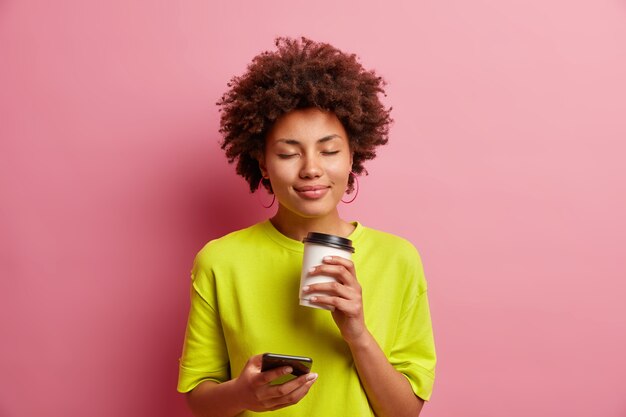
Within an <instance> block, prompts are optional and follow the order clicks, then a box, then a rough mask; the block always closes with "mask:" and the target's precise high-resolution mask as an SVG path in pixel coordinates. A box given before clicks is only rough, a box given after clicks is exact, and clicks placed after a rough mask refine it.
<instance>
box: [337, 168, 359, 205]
mask: <svg viewBox="0 0 626 417" xmlns="http://www.w3.org/2000/svg"><path fill="white" fill-rule="evenodd" d="M350 175H351V176H352V178H354V181H355V182H356V192H355V193H354V197H352V200H349V201H344V200H343V198H342V199H341V202H342V203H345V204H350V203H352V202H353V201H354V200H356V198H357V196H358V195H359V178H358V177H357V176H356V174H355V173H354V172H352V171H350Z"/></svg>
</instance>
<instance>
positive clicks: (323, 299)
mask: <svg viewBox="0 0 626 417" xmlns="http://www.w3.org/2000/svg"><path fill="white" fill-rule="evenodd" d="M310 300H311V302H312V303H315V304H322V305H326V306H329V307H334V308H335V309H336V310H339V311H341V312H342V313H344V314H345V315H346V316H348V317H358V316H359V315H360V312H361V309H362V303H361V300H360V299H359V300H346V299H345V298H341V297H332V296H324V295H314V296H312V297H311V298H310Z"/></svg>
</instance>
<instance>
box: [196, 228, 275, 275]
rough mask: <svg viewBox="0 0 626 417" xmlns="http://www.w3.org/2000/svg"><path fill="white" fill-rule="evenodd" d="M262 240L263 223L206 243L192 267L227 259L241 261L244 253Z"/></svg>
mask: <svg viewBox="0 0 626 417" xmlns="http://www.w3.org/2000/svg"><path fill="white" fill-rule="evenodd" d="M264 238H265V233H264V231H263V223H257V224H255V225H252V226H249V227H246V228H245V229H241V230H236V231H234V232H231V233H229V234H227V235H224V236H222V237H219V238H217V239H213V240H211V241H209V242H208V243H206V244H205V245H204V246H203V247H202V249H200V251H199V252H198V253H197V254H196V258H195V261H194V265H195V266H196V267H203V266H208V265H211V264H214V263H216V262H223V261H226V260H229V259H241V257H242V256H243V255H244V254H245V253H247V252H248V251H250V250H252V249H254V248H256V247H258V245H259V243H260V242H262V241H263V240H264Z"/></svg>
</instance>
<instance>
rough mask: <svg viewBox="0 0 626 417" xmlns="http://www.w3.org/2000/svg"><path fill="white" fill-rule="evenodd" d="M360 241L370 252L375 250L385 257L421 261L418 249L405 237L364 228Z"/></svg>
mask: <svg viewBox="0 0 626 417" xmlns="http://www.w3.org/2000/svg"><path fill="white" fill-rule="evenodd" d="M360 240H361V241H362V244H363V246H365V247H367V249H368V250H373V249H375V250H377V251H380V252H381V253H383V254H385V255H393V257H401V258H406V259H407V260H415V261H418V262H419V261H420V255H419V252H418V250H417V248H416V247H415V246H414V245H413V243H411V242H410V241H409V240H408V239H405V238H404V237H401V236H398V235H395V234H392V233H388V232H383V231H381V230H377V229H372V228H370V227H365V226H363V232H362V234H361V236H360Z"/></svg>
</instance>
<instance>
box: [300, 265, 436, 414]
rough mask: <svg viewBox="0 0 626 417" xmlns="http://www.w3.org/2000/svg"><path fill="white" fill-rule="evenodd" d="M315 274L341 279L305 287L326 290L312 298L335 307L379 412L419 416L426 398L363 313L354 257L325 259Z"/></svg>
mask: <svg viewBox="0 0 626 417" xmlns="http://www.w3.org/2000/svg"><path fill="white" fill-rule="evenodd" d="M310 273H311V274H312V275H316V274H323V275H330V276H333V277H334V278H336V279H337V280H338V282H337V283H322V284H315V285H311V286H310V287H309V288H305V289H303V290H305V291H308V292H317V291H320V292H324V293H325V294H327V295H325V296H319V297H312V298H311V301H313V302H315V303H319V304H325V305H328V306H332V307H335V310H334V311H333V313H332V314H333V319H334V320H335V323H337V326H338V327H339V330H340V331H341V335H342V336H343V338H344V340H345V341H346V343H347V344H348V346H349V348H350V351H351V353H352V357H353V359H354V363H355V365H356V369H357V372H358V374H359V378H360V379H361V383H362V384H363V388H364V389H365V393H366V394H367V397H368V399H369V401H370V404H371V406H372V408H373V409H374V412H375V413H376V415H378V416H380V417H392V416H393V417H398V416H407V417H408V416H412V417H415V416H419V414H420V412H421V409H422V407H423V404H424V401H423V400H422V399H421V398H419V397H417V396H416V395H415V394H414V393H413V390H412V389H411V385H410V384H409V381H408V380H407V379H406V377H405V376H404V375H402V374H401V373H400V372H398V371H397V370H396V369H395V368H394V367H393V366H392V365H391V364H390V363H389V360H388V359H387V357H386V356H385V354H384V352H383V351H382V349H381V348H380V346H379V345H378V343H377V342H376V340H375V339H374V337H373V336H372V335H371V333H370V332H369V331H368V330H367V328H366V326H365V320H364V317H363V304H362V297H361V286H360V285H359V283H358V281H357V279H356V271H355V269H354V264H353V263H352V261H350V260H347V259H344V258H341V257H330V258H328V259H326V258H325V259H324V264H323V265H320V266H318V267H316V268H314V269H312V270H311V272H310Z"/></svg>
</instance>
